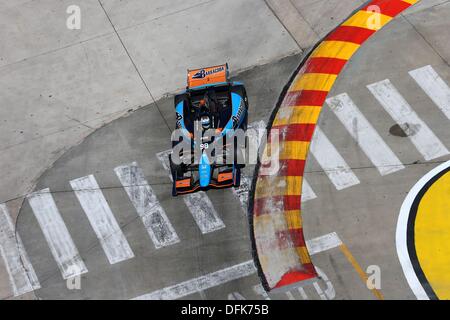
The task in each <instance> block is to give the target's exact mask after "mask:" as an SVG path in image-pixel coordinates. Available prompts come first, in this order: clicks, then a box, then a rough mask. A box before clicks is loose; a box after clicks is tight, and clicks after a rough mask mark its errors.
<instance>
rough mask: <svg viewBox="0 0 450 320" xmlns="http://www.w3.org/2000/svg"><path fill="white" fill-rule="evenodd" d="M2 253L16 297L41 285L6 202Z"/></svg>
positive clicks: (1, 208)
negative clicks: (16, 230)
mask: <svg viewBox="0 0 450 320" xmlns="http://www.w3.org/2000/svg"><path fill="white" fill-rule="evenodd" d="M0 255H1V256H2V258H3V261H4V263H5V266H6V271H7V272H8V276H9V282H10V284H11V289H12V291H13V294H14V296H15V297H17V296H20V295H22V294H24V293H27V292H31V291H33V290H36V289H39V288H40V287H41V286H40V284H39V281H38V278H37V276H36V273H35V272H34V269H33V266H32V265H31V263H30V260H29V258H28V255H27V253H26V252H25V249H24V248H23V244H22V240H21V239H20V236H19V235H18V234H16V232H15V228H14V224H13V222H12V220H11V217H10V215H9V211H8V209H7V207H6V205H5V204H0Z"/></svg>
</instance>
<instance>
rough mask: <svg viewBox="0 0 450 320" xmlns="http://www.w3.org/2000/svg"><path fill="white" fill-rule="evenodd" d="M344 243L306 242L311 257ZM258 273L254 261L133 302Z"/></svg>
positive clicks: (331, 237) (332, 239)
mask: <svg viewBox="0 0 450 320" xmlns="http://www.w3.org/2000/svg"><path fill="white" fill-rule="evenodd" d="M341 243H342V242H341V240H340V239H339V237H338V236H337V234H336V233H334V232H333V233H330V234H328V235H324V236H321V237H318V238H315V239H312V240H307V241H306V246H307V247H308V250H311V251H310V254H311V255H314V254H318V253H320V252H323V251H325V250H330V249H333V248H335V247H336V246H338V245H340V244H341ZM254 273H256V267H255V265H254V263H253V260H249V261H245V262H242V263H240V264H237V265H234V266H231V267H228V268H225V269H222V270H219V271H216V272H213V273H210V274H207V275H204V276H201V277H198V278H194V279H191V280H187V281H184V282H181V283H179V284H176V285H173V286H170V287H167V288H164V289H161V290H157V291H154V292H151V293H147V294H144V295H141V296H139V297H136V298H134V299H133V300H174V299H179V298H183V297H185V296H188V295H190V294H194V293H198V292H201V291H204V290H207V289H210V288H213V287H216V286H220V285H222V284H224V283H227V282H230V281H233V280H237V279H240V278H244V277H247V276H250V275H252V274H254Z"/></svg>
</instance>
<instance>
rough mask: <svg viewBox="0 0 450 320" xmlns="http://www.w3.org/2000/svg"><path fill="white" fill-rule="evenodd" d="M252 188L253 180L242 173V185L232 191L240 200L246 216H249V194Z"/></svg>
mask: <svg viewBox="0 0 450 320" xmlns="http://www.w3.org/2000/svg"><path fill="white" fill-rule="evenodd" d="M251 186H252V179H251V178H250V177H249V176H247V175H245V174H244V173H241V185H240V186H239V188H233V189H232V190H233V194H234V195H235V196H236V198H238V199H239V201H240V203H241V207H242V210H244V212H245V214H247V208H248V194H249V192H250V188H251Z"/></svg>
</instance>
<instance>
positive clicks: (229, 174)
mask: <svg viewBox="0 0 450 320" xmlns="http://www.w3.org/2000/svg"><path fill="white" fill-rule="evenodd" d="M231 179H233V172H225V173H219V176H218V177H217V181H219V182H223V181H227V180H231Z"/></svg>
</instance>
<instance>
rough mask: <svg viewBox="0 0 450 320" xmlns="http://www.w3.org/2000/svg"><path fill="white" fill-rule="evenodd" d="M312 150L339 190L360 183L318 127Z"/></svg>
mask: <svg viewBox="0 0 450 320" xmlns="http://www.w3.org/2000/svg"><path fill="white" fill-rule="evenodd" d="M310 148H311V153H312V154H313V156H314V158H315V159H316V160H317V162H318V163H319V165H320V166H321V167H322V169H323V170H324V172H325V173H326V175H327V176H328V178H329V179H330V181H331V182H332V183H333V184H334V186H335V187H336V189H337V190H342V189H345V188H349V187H351V186H354V185H357V184H359V183H360V182H359V180H358V178H357V177H356V175H355V174H354V173H353V171H352V170H351V169H350V167H349V166H348V164H347V163H346V162H345V160H344V158H342V156H341V155H340V154H339V152H338V151H337V150H336V148H335V147H334V146H333V144H332V143H331V142H330V140H329V139H328V138H327V136H326V135H325V134H324V133H323V132H322V130H321V129H320V128H319V127H316V130H315V132H314V136H313V138H312V143H311V147H310Z"/></svg>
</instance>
